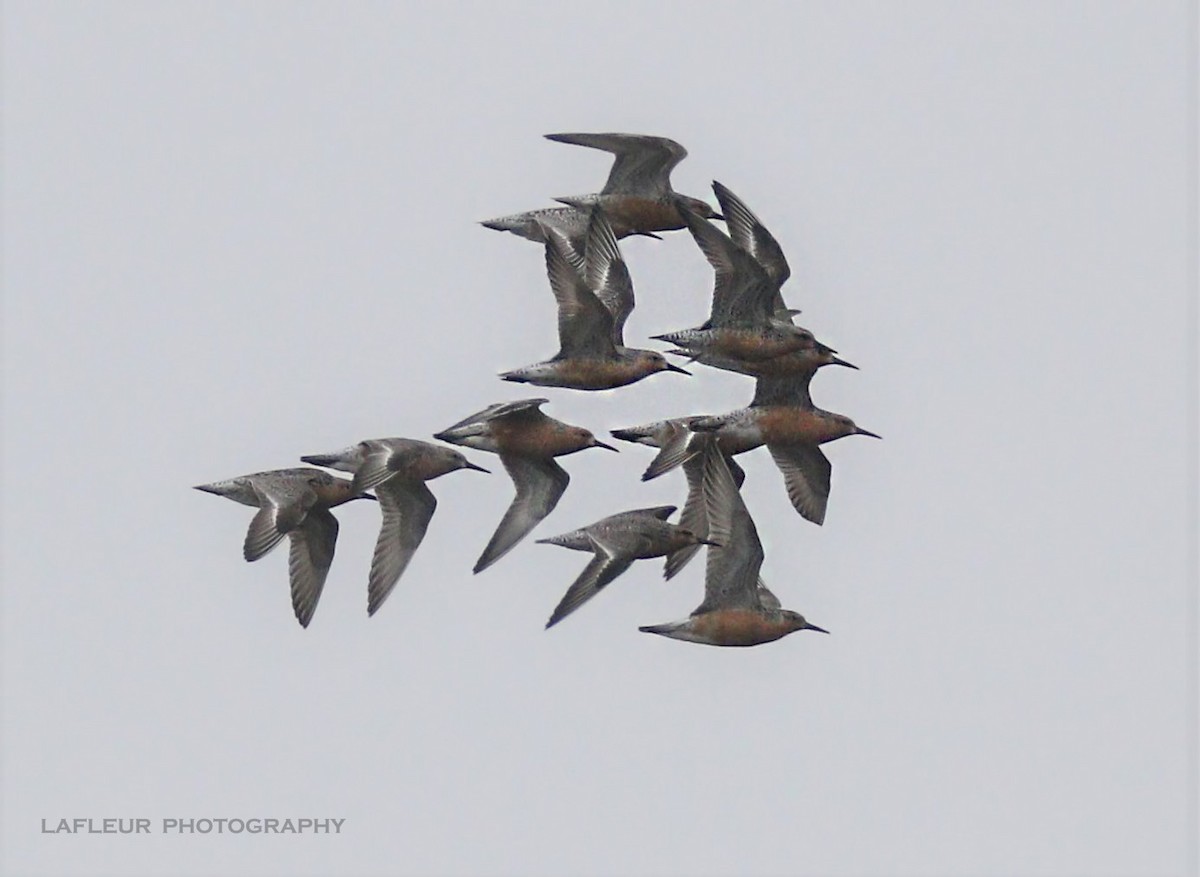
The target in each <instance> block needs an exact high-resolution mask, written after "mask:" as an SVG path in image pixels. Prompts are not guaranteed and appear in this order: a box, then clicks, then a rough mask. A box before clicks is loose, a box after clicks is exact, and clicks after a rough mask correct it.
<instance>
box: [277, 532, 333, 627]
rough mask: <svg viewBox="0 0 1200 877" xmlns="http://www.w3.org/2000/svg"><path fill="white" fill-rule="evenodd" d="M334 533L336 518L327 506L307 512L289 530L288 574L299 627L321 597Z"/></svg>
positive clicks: (330, 560) (330, 556) (306, 619)
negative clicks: (292, 528)
mask: <svg viewBox="0 0 1200 877" xmlns="http://www.w3.org/2000/svg"><path fill="white" fill-rule="evenodd" d="M337 535H338V522H337V518H335V517H334V516H333V515H332V514H331V513H330V512H329V510H328V509H314V510H313V511H311V512H309V513H308V516H307V517H306V518H305V519H304V523H303V525H301V526H299V527H297V528H296V529H294V530H293V531H292V532H291V534H290V536H291V543H292V544H291V552H290V553H289V555H288V576H289V578H290V580H291V586H292V609H294V610H295V612H296V620H297V621H299V622H300V625H301V626H302V627H308V623H309V622H310V621H311V620H312V616H313V612H315V611H316V609H317V602H318V601H319V600H320V599H321V591H322V590H324V588H325V578H326V577H327V576H328V575H329V567H330V565H331V564H332V563H333V551H334V548H335V547H336V545H337Z"/></svg>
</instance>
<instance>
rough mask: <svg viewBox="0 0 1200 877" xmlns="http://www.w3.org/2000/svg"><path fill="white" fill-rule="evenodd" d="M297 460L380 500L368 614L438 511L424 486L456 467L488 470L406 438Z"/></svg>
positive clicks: (397, 576)
mask: <svg viewBox="0 0 1200 877" xmlns="http://www.w3.org/2000/svg"><path fill="white" fill-rule="evenodd" d="M300 459H301V460H303V461H304V462H305V463H312V464H313V465H315V466H326V467H328V468H330V469H338V470H340V471H342V472H350V473H352V474H353V475H354V480H353V481H352V482H351V485H352V486H351V489H352V490H358V491H363V490H371V489H372V488H374V490H375V495H376V497H378V499H379V509H380V511H381V512H382V513H383V524H382V526H381V527H380V530H379V538H378V539H377V540H376V541H375V553H374V555H373V556H372V557H371V572H370V574H369V575H368V577H367V614H368V615H374V614H375V613H376V612H377V611H378V610H379V607H380V606H382V605H383V601H384V600H386V599H387V598H388V595H389V594H390V593H391V592H392V589H393V588H395V587H396V582H398V581H400V576H401V575H403V574H404V570H405V569H407V567H408V563H409V561H410V560H412V557H413V555H414V554H415V553H416V551H417V548H418V547H419V546H420V545H421V540H422V539H424V538H425V531H426V530H427V529H428V527H429V521H430V519H431V518H432V517H433V512H434V510H435V509H436V508H437V498H436V497H434V495H433V493H432V492H431V491H430V490H429V488H428V487H426V486H425V482H426V481H432V480H433V479H434V478H440V477H441V476H443V475H446V474H449V473H450V472H455V471H457V470H459V469H474V470H475V471H477V472H487V471H488V470H487V469H484V468H483V467H482V466H476V465H475V464H474V463H472V462H471V461H470V460H468V459H467V458H466V457H464V456H463V455H462V454H460V453H459V452H458V451H456V450H454V449H453V448H446V447H441V446H440V445H435V444H432V443H430V442H423V441H418V440H417V439H407V438H383V439H367V440H366V441H361V442H359V443H358V444H356V445H351V446H350V447H348V448H343V449H342V450H340V451H334V452H332V453H329V454H310V455H309V456H306V457H301V458H300Z"/></svg>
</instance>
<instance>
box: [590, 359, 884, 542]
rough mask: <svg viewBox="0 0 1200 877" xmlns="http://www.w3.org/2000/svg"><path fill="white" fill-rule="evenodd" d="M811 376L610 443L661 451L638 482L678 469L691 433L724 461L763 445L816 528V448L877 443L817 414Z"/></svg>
mask: <svg viewBox="0 0 1200 877" xmlns="http://www.w3.org/2000/svg"><path fill="white" fill-rule="evenodd" d="M812 374H813V373H812V372H804V373H798V374H795V375H786V376H783V377H778V378H759V379H758V380H757V381H756V385H755V393H754V399H753V400H752V401H751V402H750V405H749V406H748V407H746V408H740V409H738V410H737V411H729V412H727V413H725V414H717V415H712V416H703V415H697V416H692V417H682V418H677V419H676V420H674V421H659V422H658V423H653V424H647V425H646V426H635V427H629V428H627V429H621V430H613V431H612V435H613V436H614V437H615V438H621V439H625V440H628V441H638V442H640V443H641V444H649V445H652V446H653V447H658V448H661V450H660V451H659V453H658V456H657V457H655V459H654V460H653V461H652V462H651V464H650V466H649V467H648V468H647V469H646V472H645V473H644V474H643V475H642V480H644V481H648V480H650V479H651V478H656V477H658V476H659V475H662V474H663V473H664V472H669V471H670V470H671V469H673V468H675V467H676V466H678V465H680V464H681V463H683V462H684V461H685V460H687V459H688V458H689V457H692V456H694V455H695V454H696V452H697V451H698V449H699V447H700V445H699V444H698V442H697V436H696V435H695V434H696V433H712V434H713V435H714V436H716V438H717V442H718V447H719V448H720V450H721V451H722V453H724V454H725V455H726V456H728V457H732V456H734V455H735V454H744V453H746V452H747V451H752V450H754V449H755V448H758V447H762V446H763V445H764V444H765V445H766V446H767V450H768V451H770V453H771V459H773V460H774V461H775V465H776V466H777V467H778V468H779V471H780V472H781V473H782V474H783V479H784V484H785V486H786V487H787V493H788V499H789V500H791V503H792V506H793V508H795V509H796V511H797V512H799V513H800V515H801V516H802V517H804V518H805V519H807V520H809V521H812V522H813V523H815V524H822V523H824V521H825V510H826V506H827V505H828V503H829V486H830V476H831V474H832V466H831V465H830V463H829V458H827V457H826V456H825V454H824V453H823V452H822V451H821V449H820V447H819V445H822V444H824V443H826V442H831V441H834V440H836V439H839V438H844V437H845V436H848V435H865V436H870V437H871V438H880V436H878V435H877V434H875V433H873V432H870V431H869V430H865V429H862V428H861V427H859V426H858V425H857V424H855V422H854V421H853V420H851V419H850V418H849V417H846V416H845V415H842V414H834V413H833V412H831V411H825V410H823V409H821V408H817V407H816V406H815V405H814V404H813V401H812V397H811V396H810V395H809V382H810V381H811V380H812Z"/></svg>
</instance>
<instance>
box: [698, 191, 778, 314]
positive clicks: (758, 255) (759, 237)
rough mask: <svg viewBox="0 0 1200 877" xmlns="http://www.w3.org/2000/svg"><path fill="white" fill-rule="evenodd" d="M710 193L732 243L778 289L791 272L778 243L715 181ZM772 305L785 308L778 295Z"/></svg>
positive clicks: (757, 220) (740, 203)
mask: <svg viewBox="0 0 1200 877" xmlns="http://www.w3.org/2000/svg"><path fill="white" fill-rule="evenodd" d="M713 191H714V192H715V193H716V195H717V201H718V202H719V203H720V205H721V213H722V215H723V216H724V217H725V224H726V226H728V228H729V236H730V237H731V238H733V242H734V243H735V244H737V245H738V246H739V247H741V248H742V249H743V250H745V251H746V252H748V253H749V254H750V255H751V256H753V257H754V259H755V260H756V261H757V262H758V264H760V265H762V267H763V270H765V271H766V272H767V276H768V277H770V278H771V281H772V282H773V283H774V284H775V286H776V287H777V288H778V287H779V286H782V285H783V283H784V281H786V280H787V279H788V278H789V277H791V276H792V269H791V268H790V267H788V263H787V259H786V258H785V257H784V255H783V248H782V247H780V246H779V242H778V241H776V240H775V237H774V236H773V235H772V234H771V233H770V232H769V231H767V228H766V226H764V225H763V224H762V222H761V221H760V220H759V218H758V217H757V216H755V215H754V213H753V211H751V210H750V208H749V207H747V206H746V203H745V202H744V201H742V199H741V198H739V197H738V196H737V195H735V194H733V192H731V191H729V189H727V188H725V186H723V185H721V184H720V183H718V182H716V181H715V180H714V181H713ZM776 294H777V295H778V293H776ZM775 304H776V305H778V306H779V307H786V306H785V305H783V297H782V296H779V297H778V298H777V299H776V301H775Z"/></svg>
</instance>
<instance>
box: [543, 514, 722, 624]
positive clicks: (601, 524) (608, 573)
mask: <svg viewBox="0 0 1200 877" xmlns="http://www.w3.org/2000/svg"><path fill="white" fill-rule="evenodd" d="M674 512H675V506H673V505H667V506H655V507H653V508H645V509H633V510H632V511H628V512H621V513H619V514H616V515H609V516H608V517H607V518H602V519H601V520H599V521H596V523H594V524H589V525H588V526H586V527H582V528H580V529H578V530H572V531H571V532H569V533H563V534H562V535H560V536H551V537H550V538H548V539H539V540H538V542H540V543H544V544H547V545H560V546H562V547H563V548H570V549H572V550H574V551H590V552H592V553H593V554H594V555H595V556H594V557H593V558H592V560H591V562H589V563H588V565H587V566H585V567H584V568H583V572H581V573H580V574H579V577H578V578H576V579H575V581H574V582H573V583H572V584H571V587H570V588H568V589H567V592H566V594H564V595H563V598H562V600H560V601H559V604H558V606H557V607H556V608H555V610H554V613H553V614H552V615H551V616H550V620H549V621H547V622H546V627H547V628H550V627H553V626H554V625H556V624H558V623H559V622H560V621H562V620H563V619H564V618H566V617H567V616H568V615H570V614H571V613H572V612H574V611H575V610H576V609H578V608H579V607H580V606H582V605H583V604H584V603H586V602H587V601H588V600H590V599H592V597H594V596H596V594H598V593H600V591H601V590H602V589H604V588H605V587H606V586H607V585H608V584H609V583H610V582H612V581H613V580H614V579H616V578H617V577H618V576H619V575H621V573H623V572H625V570H627V569H629V567H630V566H632V565H633V562H634V561H635V560H643V559H646V558H651V557H662V556H664V555H667V556H669V555H671V554H673V553H674V552H677V551H680V550H682V549H685V548H687V547H689V546H693V545H712V544H714V543H713V542H711V541H709V540H708V539H706V538H704V537H703V536H699V535H697V534H696V533H694V532H692V531H691V530H689V529H687V528H686V527H682V526H679V525H678V524H672V523H670V522H668V521H667V518H669V517H670V516H671V515H672V514H673V513H674Z"/></svg>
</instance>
